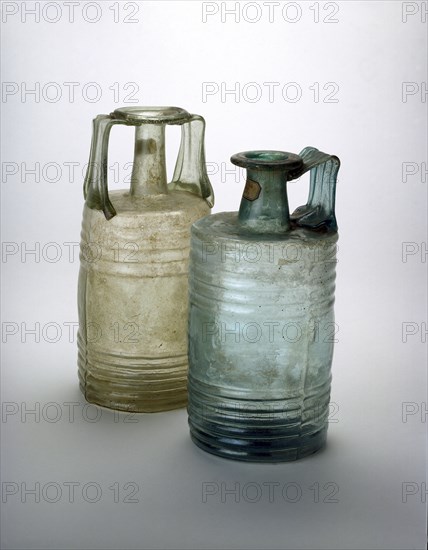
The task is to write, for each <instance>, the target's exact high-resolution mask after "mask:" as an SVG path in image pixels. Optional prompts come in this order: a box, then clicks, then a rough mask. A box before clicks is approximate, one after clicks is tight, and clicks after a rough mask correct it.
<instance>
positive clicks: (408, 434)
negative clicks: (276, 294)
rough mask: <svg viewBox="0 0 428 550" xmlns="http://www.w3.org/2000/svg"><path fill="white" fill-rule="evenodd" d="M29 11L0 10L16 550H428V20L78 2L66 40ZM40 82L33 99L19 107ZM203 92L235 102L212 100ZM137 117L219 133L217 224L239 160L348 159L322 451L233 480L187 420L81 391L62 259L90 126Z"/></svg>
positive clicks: (46, 18)
mask: <svg viewBox="0 0 428 550" xmlns="http://www.w3.org/2000/svg"><path fill="white" fill-rule="evenodd" d="M25 4H26V7H27V8H34V2H27V3H21V2H3V3H2V10H3V12H2V17H3V23H2V46H3V53H2V80H3V81H4V82H7V83H9V84H7V85H6V87H4V91H6V94H4V95H3V103H2V105H1V107H2V138H3V139H2V161H3V162H2V183H1V188H2V199H3V200H2V241H3V255H2V268H3V284H2V293H3V296H2V298H3V300H2V303H3V305H2V308H3V311H2V330H3V342H4V343H3V361H2V400H3V409H2V422H1V428H2V482H3V485H2V490H3V504H2V545H3V546H2V547H3V548H7V549H9V548H25V549H28V548H85V549H90V548H91V549H92V548H177V549H181V548H290V549H291V548H302V549H303V548H342V549H360V548H361V549H362V548H364V549H375V548H376V549H385V548H406V549H407V548H417V549H419V548H425V541H426V538H425V516H426V512H425V508H426V505H425V501H426V494H425V487H426V485H424V480H425V466H424V463H425V460H424V452H425V428H426V406H427V405H426V392H425V388H426V374H425V345H424V344H425V342H426V333H425V334H424V330H426V309H425V305H426V291H425V271H426V255H425V254H424V252H423V251H424V250H426V241H427V238H426V183H427V176H426V174H424V173H423V172H424V169H425V171H426V160H427V159H426V104H427V103H426V102H427V99H426V94H424V93H423V90H424V89H425V90H426V86H427V73H426V15H423V9H424V7H423V3H420V2H410V3H409V2H407V3H406V2H399V1H384V2H329V3H326V2H300V3H298V4H297V3H290V2H288V3H286V4H288V7H287V6H286V7H285V8H284V2H281V3H280V4H279V5H278V6H276V7H275V6H273V5H272V3H270V4H266V3H258V4H257V5H256V3H255V2H241V3H240V4H239V5H238V11H237V13H238V14H239V20H237V19H238V15H225V14H224V9H226V8H227V9H231V8H234V6H235V3H234V2H232V3H228V4H227V5H226V4H224V2H217V3H215V2H210V3H205V8H204V7H203V4H204V3H202V2H181V1H175V2H157V3H155V2H128V3H127V2H119V3H117V2H116V3H114V2H98V3H97V2H92V3H89V2H80V3H79V5H77V6H76V7H75V8H74V10H75V13H74V21H72V20H71V19H72V18H71V17H70V15H69V13H70V9H71V8H69V7H67V5H66V4H67V3H65V4H64V3H60V2H57V3H55V2H50V3H46V2H40V4H39V13H40V21H39V22H36V21H35V16H32V15H30V14H26V13H25V11H24V8H25ZM47 4H50V6H47ZM6 6H7V7H6ZM23 6H24V7H23ZM58 6H59V8H58ZM311 6H312V8H311ZM203 9H205V10H208V11H209V12H212V15H207V16H206V18H205V19H206V21H205V22H204V21H203ZM283 9H285V12H284V11H283ZM425 9H426V8H425ZM216 10H217V11H216ZM222 10H223V19H224V21H222ZM269 10H274V11H273V12H270V11H269ZM317 10H318V11H317ZM214 12H216V13H214ZM284 14H285V15H284ZM126 17H128V19H129V18H131V19H133V20H134V21H135V22H125V21H124V19H125V18H126ZM317 17H318V19H319V22H316V19H317ZM115 18H116V21H115ZM270 18H271V20H269V19H270ZM287 18H288V20H289V21H287V20H286V19H287ZM328 18H329V19H330V20H336V22H330V23H328V22H326V21H325V19H328ZM97 19H98V20H97ZM55 20H57V21H55ZM290 20H294V23H292V22H290ZM90 21H93V22H90ZM251 21H252V22H251ZM66 82H75V83H77V84H76V85H75V87H74V90H75V97H74V99H73V98H71V97H70V96H69V90H70V87H71V85H66V84H64V83H66ZM266 82H276V83H278V84H277V85H271V86H273V88H271V89H273V94H274V95H273V97H269V93H268V92H269V89H268V87H267V85H266V84H264V83H266ZM290 82H294V83H295V84H293V85H292V86H291V87H290V86H288V87H287V86H286V85H287V83H290ZM37 83H39V84H38V86H39V88H40V94H39V97H38V98H35V96H34V95H29V94H26V93H25V91H26V90H29V89H31V88H33V89H35V86H37ZM49 83H50V84H49ZM52 83H53V84H52ZM88 83H95V84H91V85H89V86H88ZM115 83H116V84H115ZM204 83H211V84H209V86H210V88H209V89H211V90H214V91H215V90H216V89H218V93H213V94H212V95H208V96H206V97H205V98H204V97H203V88H204V86H206V84H205V85H204ZM248 83H253V84H251V85H250V86H246V85H247V84H248ZM314 83H319V84H318V86H319V90H320V96H319V98H317V97H316V96H315V95H314V93H315V91H314V90H316V86H317V85H316V84H315V85H314ZM328 83H330V84H328ZM331 83H333V84H331ZM405 83H410V84H405ZM3 86H5V84H4V85H3ZM67 86H68V87H67ZM235 86H238V87H239V93H238V95H236V96H233V95H231V94H226V95H224V96H223V97H222V96H221V93H220V92H221V90H222V89H223V91H224V90H225V89H231V88H233V87H235ZM284 86H285V90H286V91H288V92H289V96H288V100H287V96H286V99H284V97H283V95H282V93H281V92H282V90H283V89H284ZM293 86H294V88H293ZM324 87H326V88H324ZM403 87H404V90H407V91H409V93H408V94H404V95H403ZM236 90H238V88H236ZM293 90H294V93H295V92H296V90H297V91H300V92H301V97H300V99H299V100H298V101H294V102H293V101H290V98H291V99H293V98H294V95H293V93H292V92H293ZM260 91H261V95H260ZM331 91H335V94H334V95H333V96H328V95H327V94H328V93H329V92H331ZM131 92H134V95H133V96H132V97H131V98H130V97H129V93H131ZM97 94H98V96H99V97H97ZM257 94H259V95H260V97H257ZM37 99H38V101H37ZM130 99H137V100H138V104H142V105H170V104H171V105H178V106H181V107H184V108H186V109H187V110H189V111H191V112H195V113H199V114H202V115H203V116H204V117H205V118H206V121H207V132H206V156H207V161H208V163H209V165H208V166H209V171H210V173H211V181H212V183H213V186H214V189H215V192H216V206H215V209H214V211H222V210H236V209H237V207H238V205H239V200H240V196H241V193H242V188H243V183H244V180H243V177H242V174H241V173H240V172H237V171H236V169H235V168H233V166H232V165H231V164H230V163H229V157H230V155H231V154H233V153H235V152H238V151H243V150H248V149H258V148H274V149H283V150H288V151H293V152H296V153H298V152H299V151H300V150H301V149H302V148H303V147H305V146H306V145H313V146H316V147H318V148H320V149H321V150H324V151H326V152H328V153H334V154H337V155H338V156H339V157H340V158H341V161H342V168H341V170H340V173H339V183H338V189H337V216H338V222H339V228H340V244H339V263H338V281H337V294H336V321H337V324H338V325H339V332H338V335H337V337H338V340H339V341H338V343H337V344H336V349H335V356H334V363H333V390H332V402H333V406H332V413H331V423H330V428H329V436H328V446H327V448H326V449H325V450H324V451H323V452H321V453H319V454H318V455H315V456H313V457H311V458H308V459H305V460H302V461H301V462H297V463H291V464H282V465H251V464H241V463H235V462H231V461H225V460H222V459H219V458H216V457H213V456H210V455H208V454H204V453H203V452H202V451H200V450H199V449H197V448H196V447H195V446H194V445H193V444H192V443H191V442H190V439H189V436H188V428H187V418H186V412H185V411H184V410H180V411H174V412H167V413H161V414H156V415H140V416H134V417H126V416H125V415H122V414H114V413H112V412H109V411H107V410H102V409H98V408H96V407H94V406H87V405H86V404H85V401H84V399H83V398H82V396H81V394H80V393H79V390H78V385H77V371H76V342H75V335H74V334H73V332H71V335H70V333H69V329H70V330H71V328H72V327H74V326H75V324H76V321H77V306H76V284H77V274H78V259H77V255H75V257H74V258H73V257H72V256H71V254H70V252H71V250H74V251H75V252H76V249H75V247H74V245H73V244H65V243H77V242H78V241H79V231H80V223H81V211H82V206H83V198H82V182H83V172H84V165H85V163H86V162H87V159H88V154H89V146H90V140H91V119H92V118H93V117H94V116H95V115H96V114H99V113H108V112H110V111H112V110H113V109H114V108H117V107H119V106H122V105H132V104H133V103H130V102H129V101H130ZM204 99H205V101H204ZM317 99H318V101H316V100H317ZM329 99H330V100H331V99H337V100H338V101H337V102H328V101H326V100H329ZM175 130H177V131H175ZM178 137H179V136H178V129H176V128H173V129H172V130H171V132H170V141H169V142H168V145H169V149H168V166H169V168H170V171H171V169H172V167H173V161H174V156H175V155H176V152H177V147H178ZM132 141H133V133H132V131H131V130H130V129H128V128H115V129H114V130H113V132H112V138H111V148H110V162H111V164H112V165H113V164H114V163H117V164H116V166H117V167H118V171H117V172H118V173H117V181H118V183H116V184H115V182H114V179H115V175H114V173H113V171H112V172H111V178H110V182H111V187H112V188H114V187H126V185H127V184H126V183H124V181H123V180H124V178H125V177H126V176H129V170H128V169H127V166H126V163H128V162H130V161H132V150H133V147H132ZM35 163H39V164H38V165H37V164H35ZM70 163H74V164H73V166H74V167H75V172H74V174H70V170H71V168H70V166H71V165H70ZM406 163H407V164H406ZM423 163H425V165H423ZM31 168H33V169H34V168H35V169H36V174H35V175H31V174H29V173H27V172H26V170H29V169H31ZM69 169H70V170H69ZM227 170H232V172H227ZM403 171H404V176H405V177H403ZM410 172H412V173H410ZM119 182H120V183H119ZM306 194H307V180H306V179H304V178H302V181H300V182H296V183H292V184H290V186H289V196H290V203H291V207H295V206H297V205H299V204H302V203H303V202H305V197H306ZM37 243H38V244H37ZM406 243H407V244H406ZM37 247H38V248H37ZM30 249H35V250H36V253H35V254H33V255H31V254H29V253H28V250H30ZM26 251H27V253H26ZM403 251H404V255H403ZM406 252H407V253H408V254H406ZM403 323H404V324H403ZM406 323H407V324H406ZM423 323H425V325H424V324H423ZM70 327H71V328H70ZM30 329H35V334H33V335H31V334H30V333H29V332H28V331H29V330H30ZM403 331H404V332H403ZM70 403H74V404H73V405H72V404H70ZM32 409H33V410H35V411H36V412H35V413H34V414H31V413H30V412H29V411H30V410H32ZM71 411H74V416H73V414H72V412H71ZM67 483H74V484H75V495H74V499H72V498H71V497H70V493H69V488H70V485H67ZM127 483H128V484H130V485H126V484H127ZM273 483H276V485H272V484H273ZM37 484H38V485H37ZM88 484H89V485H88ZM115 484H116V485H115ZM207 484H209V485H207ZM269 486H270V487H271V491H272V492H271V493H270V492H269ZM32 488H33V489H36V494H30V493H29V492H28V491H30V490H31V489H32ZM133 488H135V490H137V489H138V491H135V492H136V494H134V496H133V497H131V496H130V495H131V492H132V491H133ZM231 489H235V490H236V493H235V494H232V493H230V492H228V491H230V490H231ZM204 490H205V496H204ZM207 491H210V494H207ZM333 492H334V494H333ZM38 500H39V501H38ZM129 500H134V502H128V501H129ZM54 501H56V502H54ZM91 501H93V502H91Z"/></svg>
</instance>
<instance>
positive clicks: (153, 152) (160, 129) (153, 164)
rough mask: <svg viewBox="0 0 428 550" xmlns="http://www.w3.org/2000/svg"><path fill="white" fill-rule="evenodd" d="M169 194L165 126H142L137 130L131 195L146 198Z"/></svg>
mask: <svg viewBox="0 0 428 550" xmlns="http://www.w3.org/2000/svg"><path fill="white" fill-rule="evenodd" d="M167 192H168V186H167V180H166V163H165V126H164V125H163V124H141V125H140V126H137V127H136V128H135V150H134V165H133V168H132V176H131V190H130V194H131V195H132V196H134V197H144V196H147V195H159V194H165V193H167Z"/></svg>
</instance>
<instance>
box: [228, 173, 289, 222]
mask: <svg viewBox="0 0 428 550" xmlns="http://www.w3.org/2000/svg"><path fill="white" fill-rule="evenodd" d="M239 220H240V221H241V223H243V224H244V225H245V226H246V227H247V228H249V229H254V231H257V232H258V233H263V232H264V233H266V232H269V233H270V232H285V231H288V230H289V229H290V212H289V208H288V198H287V171H286V170H284V169H282V170H260V169H258V170H252V169H250V168H248V169H247V182H246V185H245V190H244V194H243V197H242V201H241V206H240V209H239Z"/></svg>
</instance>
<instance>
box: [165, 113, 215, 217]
mask: <svg viewBox="0 0 428 550" xmlns="http://www.w3.org/2000/svg"><path fill="white" fill-rule="evenodd" d="M204 136H205V120H204V118H203V117H201V116H199V115H191V118H190V120H189V121H188V122H185V123H183V125H182V127H181V142H180V149H179V151H178V157H177V162H176V164H175V169H174V175H173V177H172V181H171V182H170V183H169V184H168V187H169V188H170V189H176V190H179V191H188V192H189V193H193V194H195V195H199V196H200V197H202V198H203V199H204V200H205V201H206V202H207V203H208V205H209V207H210V208H212V207H213V206H214V191H213V188H212V186H211V182H210V180H209V178H208V174H207V168H206V164H205V146H204Z"/></svg>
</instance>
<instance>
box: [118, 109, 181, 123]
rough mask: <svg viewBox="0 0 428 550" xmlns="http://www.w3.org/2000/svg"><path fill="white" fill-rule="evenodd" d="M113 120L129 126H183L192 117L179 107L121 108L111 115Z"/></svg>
mask: <svg viewBox="0 0 428 550" xmlns="http://www.w3.org/2000/svg"><path fill="white" fill-rule="evenodd" d="M112 115H113V116H114V118H118V119H120V120H124V121H125V122H127V123H129V124H183V123H184V122H188V121H189V120H190V118H191V116H192V115H190V114H189V113H188V112H187V111H186V110H185V109H181V108H180V107H137V106H134V107H121V108H120V109H116V110H115V111H114V113H112Z"/></svg>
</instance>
